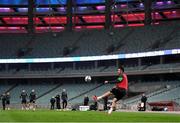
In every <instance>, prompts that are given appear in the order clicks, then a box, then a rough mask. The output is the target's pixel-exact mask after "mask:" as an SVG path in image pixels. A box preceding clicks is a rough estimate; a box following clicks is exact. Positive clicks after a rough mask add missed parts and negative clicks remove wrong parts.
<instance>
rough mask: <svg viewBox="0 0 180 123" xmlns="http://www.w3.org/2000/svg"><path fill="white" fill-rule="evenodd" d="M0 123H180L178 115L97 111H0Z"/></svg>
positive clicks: (179, 115)
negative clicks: (109, 113)
mask: <svg viewBox="0 0 180 123" xmlns="http://www.w3.org/2000/svg"><path fill="white" fill-rule="evenodd" d="M0 122H180V114H167V113H144V112H113V113H112V114H111V115H108V114H107V113H106V112H99V111H97V112H96V111H87V112H80V111H50V110H37V111H35V112H33V111H21V110H11V111H2V110H1V111H0Z"/></svg>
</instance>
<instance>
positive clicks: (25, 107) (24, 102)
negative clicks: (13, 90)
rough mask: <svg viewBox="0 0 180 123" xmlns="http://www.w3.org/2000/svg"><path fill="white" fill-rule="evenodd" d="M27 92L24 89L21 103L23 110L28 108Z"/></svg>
mask: <svg viewBox="0 0 180 123" xmlns="http://www.w3.org/2000/svg"><path fill="white" fill-rule="evenodd" d="M27 97H28V95H27V93H26V91H25V90H22V92H21V95H20V99H21V104H22V110H24V109H26V110H27V108H28V107H27Z"/></svg>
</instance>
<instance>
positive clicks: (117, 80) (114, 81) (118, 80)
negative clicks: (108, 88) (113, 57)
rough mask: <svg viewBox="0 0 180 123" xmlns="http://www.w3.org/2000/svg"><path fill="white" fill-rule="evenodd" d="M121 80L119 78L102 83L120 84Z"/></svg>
mask: <svg viewBox="0 0 180 123" xmlns="http://www.w3.org/2000/svg"><path fill="white" fill-rule="evenodd" d="M122 80H123V76H119V77H118V78H117V79H115V80H111V81H105V82H104V83H105V84H107V83H119V82H122Z"/></svg>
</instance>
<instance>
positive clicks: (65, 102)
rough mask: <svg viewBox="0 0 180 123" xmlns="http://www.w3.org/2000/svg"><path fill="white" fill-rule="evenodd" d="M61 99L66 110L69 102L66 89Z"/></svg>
mask: <svg viewBox="0 0 180 123" xmlns="http://www.w3.org/2000/svg"><path fill="white" fill-rule="evenodd" d="M61 99H62V105H63V109H66V107H67V100H68V96H67V92H66V89H63V92H62V94H61Z"/></svg>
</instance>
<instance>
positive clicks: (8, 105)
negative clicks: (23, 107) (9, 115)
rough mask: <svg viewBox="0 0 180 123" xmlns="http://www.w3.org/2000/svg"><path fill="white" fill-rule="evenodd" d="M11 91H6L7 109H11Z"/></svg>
mask: <svg viewBox="0 0 180 123" xmlns="http://www.w3.org/2000/svg"><path fill="white" fill-rule="evenodd" d="M10 98H11V97H10V93H9V92H7V93H6V109H7V110H10Z"/></svg>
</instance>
